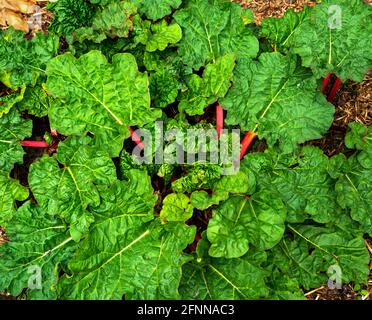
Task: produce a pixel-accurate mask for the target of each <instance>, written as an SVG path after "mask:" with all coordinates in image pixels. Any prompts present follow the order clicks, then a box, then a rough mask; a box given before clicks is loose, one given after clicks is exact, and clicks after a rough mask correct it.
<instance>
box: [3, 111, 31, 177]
mask: <svg viewBox="0 0 372 320" xmlns="http://www.w3.org/2000/svg"><path fill="white" fill-rule="evenodd" d="M31 134H32V121H31V120H25V119H22V118H21V116H20V114H19V112H18V110H16V109H13V110H11V111H10V112H9V113H8V114H6V115H4V116H2V117H0V170H1V171H4V172H10V170H12V169H13V166H14V164H15V163H23V155H24V151H23V149H22V147H21V144H20V141H22V140H23V139H24V138H26V137H30V136H31Z"/></svg>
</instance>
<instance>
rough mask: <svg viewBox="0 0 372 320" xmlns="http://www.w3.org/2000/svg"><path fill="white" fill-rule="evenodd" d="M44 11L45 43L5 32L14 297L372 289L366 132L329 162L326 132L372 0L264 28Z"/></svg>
mask: <svg viewBox="0 0 372 320" xmlns="http://www.w3.org/2000/svg"><path fill="white" fill-rule="evenodd" d="M47 9H49V10H50V11H52V13H53V20H52V22H51V24H50V25H49V28H48V30H44V31H45V32H44V33H42V32H35V33H36V34H28V35H25V34H24V33H22V32H21V31H15V30H14V29H12V28H9V29H7V30H1V31H0V56H1V61H0V226H1V230H3V229H4V230H5V233H6V237H5V238H4V240H3V239H1V238H0V293H3V292H4V293H9V294H11V295H13V296H21V297H22V298H27V299H71V300H77V299H98V300H106V299H117V300H120V299H126V300H130V299H154V300H157V299H190V300H192V299H205V300H210V299H212V300H214V299H216V300H219V299H305V295H304V292H305V291H306V290H311V289H314V288H319V287H320V286H325V285H327V283H328V280H329V279H333V278H334V273H332V272H333V271H334V270H339V271H340V272H339V275H340V277H339V278H340V279H338V280H339V281H341V282H342V284H348V283H353V284H356V285H365V284H367V282H368V274H369V272H370V269H369V263H370V261H369V260H370V258H369V253H368V249H367V248H366V246H365V241H364V239H365V238H367V237H371V236H372V216H371V212H372V193H371V190H372V188H371V185H372V184H371V179H370V177H371V176H372V142H371V141H372V138H371V131H370V128H369V127H367V126H365V125H363V124H361V123H350V124H349V127H348V128H347V130H345V131H346V134H345V147H344V148H343V150H340V152H339V153H338V154H336V155H334V156H332V157H329V156H328V155H327V154H325V152H324V151H323V150H322V149H320V148H318V147H315V146H314V144H316V143H315V142H316V141H315V142H314V140H317V139H321V138H322V137H324V136H325V135H326V134H327V131H328V129H329V128H330V127H331V125H332V123H333V121H334V113H335V107H334V106H333V105H332V103H331V102H330V100H331V99H328V101H327V99H326V97H325V96H324V95H323V92H324V91H325V89H326V87H327V81H329V80H330V79H331V75H328V76H327V74H329V73H333V74H335V75H336V76H337V77H339V78H340V79H341V80H342V82H345V81H347V80H348V79H353V80H357V81H360V80H362V79H363V77H364V75H365V74H366V72H367V71H368V69H369V68H370V67H371V56H372V55H371V52H370V45H369V43H370V42H371V34H372V30H371V24H370V23H369V20H370V17H371V7H370V6H369V5H367V4H365V3H364V2H363V1H362V0H348V1H346V0H324V1H321V3H319V4H317V5H315V6H313V7H306V8H304V9H303V10H302V11H300V12H294V11H292V10H290V11H288V12H287V13H285V15H284V16H283V17H282V18H267V19H264V20H263V22H262V25H255V24H254V21H255V19H254V16H253V13H252V12H251V11H250V10H248V9H244V8H242V7H241V6H240V5H238V4H237V3H234V2H231V1H229V0H156V1H153V0H151V1H150V0H141V1H140V0H84V1H83V0H79V1H71V0H58V1H56V2H53V3H50V4H49V5H48V6H47ZM326 76H327V77H326ZM322 77H326V80H327V81H325V82H324V83H323V88H322V80H321V78H322ZM340 79H339V80H338V82H337V83H338V85H339V84H340V81H341V80H340ZM338 85H337V86H338ZM337 86H335V87H336V89H337ZM322 89H323V90H322ZM322 91H323V92H322ZM332 91H335V90H332ZM334 94H335V92H333V93H332V95H333V96H334ZM159 123H161V124H162V126H161V128H160V127H159V126H158V124H159ZM233 130H234V131H233ZM190 132H192V133H193V134H191V133H190ZM205 132H207V133H209V135H207V134H204V133H205ZM226 132H227V134H226ZM145 133H146V134H147V135H148V137H147V136H146V134H145ZM183 137H186V138H185V139H184V140H182V138H183ZM204 138H205V139H204ZM207 138H208V139H207ZM236 138H237V139H236ZM203 140H204V144H203ZM240 141H241V144H239V142H240ZM199 143H201V145H199ZM216 148H217V149H216ZM250 148H251V149H250ZM222 151H227V152H226V154H225V155H224V154H223V152H222ZM234 151H237V152H235V153H234ZM232 155H234V156H232ZM228 156H231V161H230V162H231V164H232V165H231V167H228V164H229V161H228V160H230V159H228V158H229V157H228ZM159 159H160V160H159ZM190 159H191V160H190ZM189 160H190V161H189ZM0 237H1V234H0ZM37 275H40V276H41V278H40V279H39V280H40V281H39V282H38V280H37V279H36V278H35V277H34V276H37ZM30 277H33V278H32V279H36V280H37V281H36V282H37V285H35V286H34V285H30V281H29V280H30Z"/></svg>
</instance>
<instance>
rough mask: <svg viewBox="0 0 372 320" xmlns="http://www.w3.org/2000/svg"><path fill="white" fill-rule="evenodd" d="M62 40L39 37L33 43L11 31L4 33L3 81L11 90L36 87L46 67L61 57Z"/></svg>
mask: <svg viewBox="0 0 372 320" xmlns="http://www.w3.org/2000/svg"><path fill="white" fill-rule="evenodd" d="M58 47H59V39H58V37H56V36H54V35H44V34H42V33H38V34H37V35H36V37H34V38H33V39H32V40H31V41H29V40H26V38H25V34H24V33H23V32H21V31H16V30H14V29H13V28H9V29H7V30H6V31H1V32H0V56H1V61H0V81H1V82H3V83H4V84H5V85H7V86H9V87H11V88H17V87H20V86H22V85H24V84H31V83H35V82H36V79H37V77H38V76H39V75H40V74H41V73H44V69H45V65H46V63H47V62H48V61H49V60H50V59H51V58H52V57H54V56H55V55H56V54H57V51H58Z"/></svg>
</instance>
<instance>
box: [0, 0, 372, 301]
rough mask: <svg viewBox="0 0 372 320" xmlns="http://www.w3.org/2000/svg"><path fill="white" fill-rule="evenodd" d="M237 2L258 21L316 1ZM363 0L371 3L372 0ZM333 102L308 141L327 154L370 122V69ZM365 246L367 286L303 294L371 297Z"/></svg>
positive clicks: (370, 244) (1, 237)
mask: <svg viewBox="0 0 372 320" xmlns="http://www.w3.org/2000/svg"><path fill="white" fill-rule="evenodd" d="M236 2H239V3H241V4H242V5H243V6H244V7H248V8H250V9H252V10H253V11H254V13H255V17H256V21H257V23H260V21H261V20H262V19H263V18H265V17H280V16H282V15H283V14H284V12H285V11H286V10H287V9H288V8H293V9H294V10H296V11H298V10H300V9H301V8H302V7H303V6H304V5H315V4H316V2H315V1H299V0H293V1H291V0H274V1H267V0H253V1H250V0H243V1H239V0H237V1H236ZM366 2H367V3H372V0H370V1H366ZM43 3H44V1H43ZM42 6H44V5H42ZM42 14H43V16H44V18H46V19H44V20H43V25H42V26H41V28H42V29H46V28H45V26H47V25H48V23H49V22H48V21H49V20H50V17H51V15H50V14H49V13H48V12H46V11H45V10H43V11H42ZM4 93H5V92H4V88H3V87H0V96H1V95H3V94H4ZM333 103H334V105H335V107H336V114H335V120H334V123H333V125H332V127H331V128H330V130H329V131H328V133H327V135H326V136H325V137H324V138H323V139H321V140H317V141H313V142H310V143H311V144H313V145H316V146H319V147H321V148H322V149H323V150H324V152H325V153H326V154H327V155H328V156H333V155H335V154H338V153H341V152H344V151H345V146H344V137H345V133H346V130H347V127H348V124H349V123H351V122H354V121H356V122H360V123H363V124H365V125H367V126H369V125H371V124H372V108H371V105H372V73H369V74H368V75H367V76H366V77H365V79H364V81H363V82H362V83H355V82H353V81H348V82H346V83H344V84H343V86H342V88H341V89H340V90H339V92H338V94H337V96H336V98H335V99H334V102H333ZM42 131H44V130H42ZM42 135H43V132H42V133H40V137H38V135H37V133H36V134H35V136H34V137H33V138H35V139H38V138H41V137H42ZM16 175H17V176H18V177H17V178H18V179H20V180H21V181H22V179H27V175H26V178H25V177H22V172H18V173H16ZM6 240H7V239H6V235H5V232H4V230H3V229H1V227H0V244H1V243H2V242H4V241H6ZM366 246H367V248H368V249H369V252H370V254H371V265H370V267H371V275H370V279H369V282H368V284H369V285H368V287H364V288H354V287H353V285H352V284H347V285H344V286H343V288H342V289H341V290H337V289H335V290H331V289H328V288H327V287H326V286H322V287H320V288H317V289H314V290H312V291H310V292H308V293H306V297H307V298H308V299H315V300H353V299H363V300H367V299H368V300H372V239H366ZM9 298H11V297H9V296H2V295H0V300H1V299H9Z"/></svg>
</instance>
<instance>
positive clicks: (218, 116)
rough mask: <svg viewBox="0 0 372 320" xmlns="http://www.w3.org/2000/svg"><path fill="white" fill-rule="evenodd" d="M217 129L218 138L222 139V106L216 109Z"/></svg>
mask: <svg viewBox="0 0 372 320" xmlns="http://www.w3.org/2000/svg"><path fill="white" fill-rule="evenodd" d="M216 129H217V134H218V138H220V137H221V134H222V130H223V109H222V107H221V105H220V104H218V105H217V107H216Z"/></svg>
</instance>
